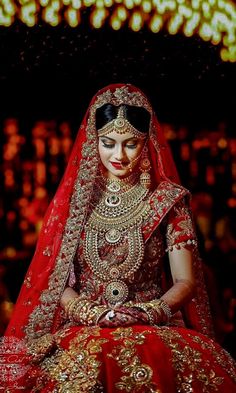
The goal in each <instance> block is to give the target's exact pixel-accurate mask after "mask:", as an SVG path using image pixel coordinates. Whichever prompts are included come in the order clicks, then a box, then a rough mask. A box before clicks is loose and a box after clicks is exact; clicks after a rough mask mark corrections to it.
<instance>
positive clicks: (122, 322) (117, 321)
mask: <svg viewBox="0 0 236 393" xmlns="http://www.w3.org/2000/svg"><path fill="white" fill-rule="evenodd" d="M135 324H138V319H137V318H135V317H133V316H132V315H129V314H126V313H123V312H120V311H113V310H111V311H108V313H107V314H106V315H105V316H103V317H102V318H101V319H100V320H99V322H98V325H99V326H101V327H117V326H129V325H135Z"/></svg>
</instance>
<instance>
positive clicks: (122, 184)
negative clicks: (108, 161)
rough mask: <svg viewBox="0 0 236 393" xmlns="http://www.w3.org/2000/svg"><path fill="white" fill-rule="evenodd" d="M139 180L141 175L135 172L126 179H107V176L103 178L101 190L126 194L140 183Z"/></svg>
mask: <svg viewBox="0 0 236 393" xmlns="http://www.w3.org/2000/svg"><path fill="white" fill-rule="evenodd" d="M138 180H139V173H138V172H134V173H132V174H131V175H130V176H127V177H125V178H122V179H120V178H118V177H117V178H114V179H113V178H112V179H110V178H107V177H105V176H102V178H101V183H100V185H101V188H102V189H103V190H107V191H110V192H120V191H121V192H124V191H127V190H128V189H129V188H131V187H133V186H134V185H135V184H137V183H138Z"/></svg>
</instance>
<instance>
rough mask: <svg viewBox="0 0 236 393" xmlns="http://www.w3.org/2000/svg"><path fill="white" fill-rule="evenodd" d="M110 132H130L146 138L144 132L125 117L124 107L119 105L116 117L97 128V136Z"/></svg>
mask: <svg viewBox="0 0 236 393" xmlns="http://www.w3.org/2000/svg"><path fill="white" fill-rule="evenodd" d="M112 132H117V134H120V135H122V134H126V133H127V132H130V133H131V134H133V135H134V136H135V137H137V138H142V139H145V138H146V134H145V133H143V132H141V131H139V130H137V129H136V128H135V127H134V126H132V124H131V123H130V122H129V121H128V120H127V119H126V117H125V107H124V106H123V105H121V106H120V107H119V109H118V113H117V117H116V119H113V120H112V121H110V122H109V123H107V124H105V125H104V126H103V127H102V128H100V129H99V130H97V133H98V136H106V135H109V134H111V133H112Z"/></svg>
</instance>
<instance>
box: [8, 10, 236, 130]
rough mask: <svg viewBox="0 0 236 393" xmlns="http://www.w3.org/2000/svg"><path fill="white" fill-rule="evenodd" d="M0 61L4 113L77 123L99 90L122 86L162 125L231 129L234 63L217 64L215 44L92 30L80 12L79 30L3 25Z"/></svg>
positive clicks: (235, 77)
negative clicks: (130, 87) (223, 124)
mask: <svg viewBox="0 0 236 393" xmlns="http://www.w3.org/2000/svg"><path fill="white" fill-rule="evenodd" d="M0 56H1V58H0V89H1V93H0V96H1V99H0V103H1V107H0V111H1V115H2V116H8V115H10V116H13V115H15V116H23V117H27V118H30V117H32V118H38V117H43V118H46V117H56V118H59V117H62V118H68V119H70V120H73V121H75V122H77V121H78V123H79V121H80V120H81V116H82V114H83V113H84V111H85V109H86V108H87V106H88V103H89V101H90V99H91V97H92V96H93V95H94V93H95V92H96V91H97V90H98V89H99V88H101V87H103V86H105V85H107V84H110V83H114V82H127V83H133V84H135V85H137V86H139V87H140V88H141V89H143V90H144V91H145V92H146V93H147V94H148V96H149V97H150V99H151V101H152V102H153V105H154V107H155V109H156V112H157V114H158V116H159V118H160V120H168V121H173V122H178V123H189V124H191V125H193V126H194V127H195V128H197V127H198V126H202V125H203V124H205V125H206V126H209V127H211V128H214V127H215V125H216V124H217V123H219V121H222V120H225V119H227V121H228V122H229V123H230V125H232V127H234V126H235V115H234V110H235V109H234V108H235V103H236V100H235V86H236V63H224V62H223V61H221V59H220V46H213V45H211V44H210V43H206V42H204V41H203V40H201V39H200V38H199V37H198V36H194V37H192V38H186V37H184V36H182V35H180V34H178V35H175V36H171V35H169V34H167V33H165V32H164V31H162V32H160V33H158V34H154V33H151V32H150V31H149V30H148V29H144V30H142V31H140V32H133V31H131V30H130V29H128V28H123V29H121V30H120V31H113V30H112V29H111V28H110V27H109V26H108V25H107V26H105V27H104V28H101V29H94V28H91V27H90V25H89V22H88V20H87V15H86V13H85V14H84V21H83V22H82V24H81V25H79V26H78V27H77V28H71V27H69V26H67V25H63V24H61V25H60V26H59V27H51V26H49V25H47V24H45V23H42V24H40V25H38V26H36V27H32V28H29V27H27V26H25V25H23V24H22V23H20V22H16V23H15V24H14V25H12V26H11V27H9V28H5V27H1V28H0ZM229 128H230V129H229V132H230V133H231V132H233V130H232V128H231V127H229ZM193 131H194V130H193Z"/></svg>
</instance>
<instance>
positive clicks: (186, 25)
mask: <svg viewBox="0 0 236 393" xmlns="http://www.w3.org/2000/svg"><path fill="white" fill-rule="evenodd" d="M86 8H90V11H91V13H90V23H91V25H92V26H93V27H94V28H97V29H99V28H101V27H102V26H103V25H104V23H105V21H106V20H107V19H108V20H109V24H110V26H111V27H112V28H113V29H114V30H119V29H120V28H122V26H124V25H125V24H128V26H129V27H130V28H131V29H132V30H133V31H139V30H141V29H142V28H143V27H144V25H146V26H148V27H149V28H150V30H151V31H152V32H153V33H158V32H159V31H160V30H161V29H166V30H167V31H168V32H169V34H173V35H174V34H177V33H183V34H184V35H185V36H186V37H191V36H193V35H195V34H197V35H199V36H200V37H201V39H203V40H204V41H209V42H211V43H212V44H213V45H219V44H221V52H220V55H221V58H222V60H223V61H230V62H235V61H236V4H235V3H234V2H233V1H230V0H208V1H206V0H187V1H185V0H0V25H2V26H10V25H11V24H12V23H13V22H14V20H15V19H20V20H21V21H22V22H23V23H25V24H26V25H27V26H30V27H31V26H34V25H35V24H36V23H37V21H38V16H39V15H40V16H41V18H42V19H43V20H44V21H45V22H46V23H48V24H50V25H51V26H57V25H58V24H59V23H60V22H61V20H62V19H63V20H66V21H67V23H68V24H69V25H70V26H71V27H76V26H78V24H79V23H80V22H81V12H82V11H83V10H84V9H86Z"/></svg>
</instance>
